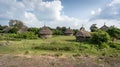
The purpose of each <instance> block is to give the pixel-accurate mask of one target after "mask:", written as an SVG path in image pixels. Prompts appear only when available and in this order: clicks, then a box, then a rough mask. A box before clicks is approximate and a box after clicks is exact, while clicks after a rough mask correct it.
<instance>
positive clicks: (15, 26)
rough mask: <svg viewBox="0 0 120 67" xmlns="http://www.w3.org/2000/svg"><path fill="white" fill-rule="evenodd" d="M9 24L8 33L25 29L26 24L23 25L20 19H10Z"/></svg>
mask: <svg viewBox="0 0 120 67" xmlns="http://www.w3.org/2000/svg"><path fill="white" fill-rule="evenodd" d="M9 26H10V28H11V29H10V30H9V33H17V32H18V31H19V30H26V28H27V26H25V25H24V24H23V22H22V21H20V20H10V21H9Z"/></svg>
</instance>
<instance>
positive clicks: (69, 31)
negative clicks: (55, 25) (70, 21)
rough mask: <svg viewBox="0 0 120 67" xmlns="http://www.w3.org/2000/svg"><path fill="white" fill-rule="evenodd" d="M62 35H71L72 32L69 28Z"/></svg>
mask: <svg viewBox="0 0 120 67" xmlns="http://www.w3.org/2000/svg"><path fill="white" fill-rule="evenodd" d="M64 33H65V34H73V31H72V30H71V29H70V28H68V29H66V31H65V32H64Z"/></svg>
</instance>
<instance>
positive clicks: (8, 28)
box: [2, 26, 11, 33]
mask: <svg viewBox="0 0 120 67" xmlns="http://www.w3.org/2000/svg"><path fill="white" fill-rule="evenodd" d="M10 29H11V28H10V27H8V26H6V27H5V28H4V29H3V30H2V32H3V33H8V32H9V30H10Z"/></svg>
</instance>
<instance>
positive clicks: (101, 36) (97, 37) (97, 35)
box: [91, 30, 110, 44]
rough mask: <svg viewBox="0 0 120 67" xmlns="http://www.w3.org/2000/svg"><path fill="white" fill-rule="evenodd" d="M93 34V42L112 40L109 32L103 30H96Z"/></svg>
mask: <svg viewBox="0 0 120 67" xmlns="http://www.w3.org/2000/svg"><path fill="white" fill-rule="evenodd" d="M91 35H92V37H91V42H92V43H94V44H102V43H104V42H105V43H107V42H109V40H110V36H109V34H108V33H106V32H104V31H101V30H98V31H97V32H94V33H92V34H91Z"/></svg>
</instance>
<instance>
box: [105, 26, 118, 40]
mask: <svg viewBox="0 0 120 67" xmlns="http://www.w3.org/2000/svg"><path fill="white" fill-rule="evenodd" d="M107 33H108V34H109V35H110V36H111V37H112V38H117V39H120V29H118V28H116V27H111V28H109V29H108V30H107Z"/></svg>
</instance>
